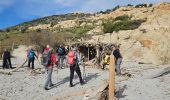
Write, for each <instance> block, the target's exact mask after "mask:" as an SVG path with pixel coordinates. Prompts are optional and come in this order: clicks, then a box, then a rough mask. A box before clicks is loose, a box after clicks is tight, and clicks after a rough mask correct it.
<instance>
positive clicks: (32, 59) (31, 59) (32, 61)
mask: <svg viewBox="0 0 170 100" xmlns="http://www.w3.org/2000/svg"><path fill="white" fill-rule="evenodd" d="M34 60H35V58H29V59H28V67H30V64H31V63H32V69H34Z"/></svg>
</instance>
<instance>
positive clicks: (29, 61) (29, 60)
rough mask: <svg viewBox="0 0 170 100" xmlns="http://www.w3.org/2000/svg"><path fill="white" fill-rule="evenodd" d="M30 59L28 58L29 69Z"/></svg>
mask: <svg viewBox="0 0 170 100" xmlns="http://www.w3.org/2000/svg"><path fill="white" fill-rule="evenodd" d="M30 63H31V59H29V58H28V67H29V68H30Z"/></svg>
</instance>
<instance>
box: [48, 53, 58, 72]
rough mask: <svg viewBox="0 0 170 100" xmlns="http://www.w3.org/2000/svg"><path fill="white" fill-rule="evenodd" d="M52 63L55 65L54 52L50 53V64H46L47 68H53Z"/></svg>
mask: <svg viewBox="0 0 170 100" xmlns="http://www.w3.org/2000/svg"><path fill="white" fill-rule="evenodd" d="M54 65H57V57H56V55H55V54H54V53H52V54H51V55H50V64H49V65H48V68H49V69H53V67H54Z"/></svg>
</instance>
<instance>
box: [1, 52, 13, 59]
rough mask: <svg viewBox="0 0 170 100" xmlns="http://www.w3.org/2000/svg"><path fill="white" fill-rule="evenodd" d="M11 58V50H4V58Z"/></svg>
mask: <svg viewBox="0 0 170 100" xmlns="http://www.w3.org/2000/svg"><path fill="white" fill-rule="evenodd" d="M9 58H11V54H10V52H9V51H4V53H3V59H9Z"/></svg>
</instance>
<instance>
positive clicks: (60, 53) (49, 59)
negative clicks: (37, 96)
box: [27, 45, 85, 90]
mask: <svg viewBox="0 0 170 100" xmlns="http://www.w3.org/2000/svg"><path fill="white" fill-rule="evenodd" d="M66 55H67V63H68V65H69V68H70V84H69V85H70V87H73V86H74V85H73V78H74V72H76V73H77V75H78V77H79V80H80V84H81V85H83V84H85V82H84V81H83V79H82V75H81V71H80V67H79V65H80V63H81V56H80V53H79V51H78V48H77V47H74V46H72V47H71V50H70V52H68V51H67V50H65V48H64V47H62V46H60V47H59V48H58V49H57V50H56V51H55V50H54V49H53V48H52V47H50V46H49V45H47V46H46V48H45V49H44V51H43V53H42V57H41V64H42V65H43V66H44V67H45V71H46V73H47V80H46V82H45V86H44V89H45V90H48V89H49V87H52V86H53V85H54V84H53V83H52V79H51V77H52V72H53V68H54V67H55V66H56V67H58V68H61V69H62V68H64V65H63V61H64V59H66ZM35 57H36V58H37V59H38V57H37V55H36V54H35V52H34V51H33V49H30V50H29V51H28V53H27V58H28V67H30V63H32V69H34V60H35Z"/></svg>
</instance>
